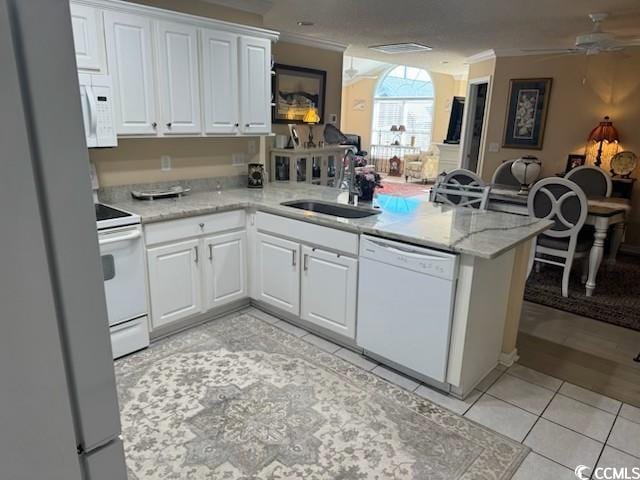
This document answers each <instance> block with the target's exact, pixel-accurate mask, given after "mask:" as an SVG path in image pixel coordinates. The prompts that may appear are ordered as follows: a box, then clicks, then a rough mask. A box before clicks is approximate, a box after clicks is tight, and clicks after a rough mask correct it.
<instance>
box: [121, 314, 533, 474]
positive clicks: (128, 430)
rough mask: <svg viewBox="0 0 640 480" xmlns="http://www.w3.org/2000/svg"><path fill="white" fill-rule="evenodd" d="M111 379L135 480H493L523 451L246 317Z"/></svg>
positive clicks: (164, 345)
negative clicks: (118, 403)
mask: <svg viewBox="0 0 640 480" xmlns="http://www.w3.org/2000/svg"><path fill="white" fill-rule="evenodd" d="M116 374H117V378H118V390H119V395H120V407H121V417H122V425H123V433H122V436H123V439H124V443H125V450H126V455H127V465H128V469H129V472H128V473H129V478H130V479H132V480H133V479H137V480H141V479H180V480H183V479H205V478H206V479H238V480H240V479H241V480H258V479H270V480H276V479H280V480H283V479H305V480H307V479H308V480H314V479H315V480H320V479H326V480H330V479H331V480H332V479H342V480H368V479H399V480H400V479H404V480H409V479H416V480H426V479H441V480H453V479H469V480H470V479H487V480H488V479H492V480H498V479H507V478H511V475H512V474H513V472H514V471H515V469H516V468H517V466H518V465H519V464H520V462H521V461H522V459H523V458H524V456H525V454H526V453H527V450H526V447H523V446H522V445H519V444H517V443H514V442H513V441H511V440H509V439H507V438H505V437H502V436H500V435H498V434H497V433H494V432H492V431H490V430H488V429H486V428H484V427H481V426H479V425H477V424H475V423H473V422H471V421H469V420H467V419H464V418H462V417H459V416H457V415H455V414H453V413H451V412H449V411H447V410H444V409H442V408H440V407H438V406H436V405H434V404H432V403H430V402H429V401H427V400H424V399H422V398H421V397H418V396H416V395H414V394H412V393H410V392H407V391H405V390H403V389H401V388H399V387H396V386H394V385H392V384H390V383H388V382H386V381H384V380H382V379H380V378H378V377H376V376H375V375H373V374H371V373H368V372H365V371H364V370H361V369H360V368H358V367H356V366H354V365H352V364H350V363H348V362H346V361H344V360H342V359H340V358H338V357H336V356H334V355H331V354H329V353H326V352H324V351H322V350H320V349H318V348H317V347H315V346H313V345H311V344H309V343H307V342H305V341H303V340H301V339H299V338H296V337H293V336H292V335H290V334H288V333H286V332H284V331H281V330H279V329H277V328H276V327H273V326H271V325H268V324H266V323H264V322H262V321H261V320H258V319H256V318H254V317H252V316H250V315H248V314H236V315H233V316H230V317H226V318H224V319H221V320H216V321H214V322H212V323H209V324H208V325H206V326H204V327H199V328H197V329H194V330H191V331H189V332H187V333H184V334H181V335H177V336H174V337H171V338H169V339H167V340H164V341H162V342H160V343H158V344H156V345H154V346H152V347H151V348H149V349H148V350H145V351H143V352H140V353H138V354H135V355H132V356H130V357H127V358H125V359H124V360H122V361H119V362H117V363H116Z"/></svg>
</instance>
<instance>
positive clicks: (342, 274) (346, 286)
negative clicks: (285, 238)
mask: <svg viewBox="0 0 640 480" xmlns="http://www.w3.org/2000/svg"><path fill="white" fill-rule="evenodd" d="M357 277H358V261H357V260H356V259H355V258H350V257H345V256H342V255H338V254H336V253H330V252H325V251H323V250H318V249H312V248H310V247H307V246H303V247H302V282H301V283H302V287H301V288H302V305H301V313H300V316H301V318H302V319H303V320H307V321H309V322H311V323H314V324H316V325H318V326H320V327H324V328H326V329H327V330H331V331H333V332H336V333H339V334H340V335H344V336H346V337H349V338H355V335H356V295H357Z"/></svg>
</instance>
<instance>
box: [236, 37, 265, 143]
mask: <svg viewBox="0 0 640 480" xmlns="http://www.w3.org/2000/svg"><path fill="white" fill-rule="evenodd" d="M239 71H240V131H241V132H242V133H248V134H267V133H271V42H270V41H269V40H267V39H264V38H251V37H241V38H240V69H239Z"/></svg>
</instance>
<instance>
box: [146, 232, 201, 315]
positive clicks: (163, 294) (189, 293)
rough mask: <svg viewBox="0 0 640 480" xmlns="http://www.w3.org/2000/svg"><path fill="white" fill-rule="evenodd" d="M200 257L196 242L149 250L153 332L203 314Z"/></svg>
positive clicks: (177, 243) (172, 244)
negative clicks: (201, 312) (199, 313)
mask: <svg viewBox="0 0 640 480" xmlns="http://www.w3.org/2000/svg"><path fill="white" fill-rule="evenodd" d="M201 253H202V252H201V251H200V241H199V240H197V239H195V240H187V241H179V242H175V243H170V244H168V245H163V246H161V247H155V248H150V249H148V250H147V261H148V264H149V296H150V300H151V325H152V327H153V328H158V327H162V326H164V325H167V324H169V323H173V322H176V321H178V320H182V319H184V318H188V317H190V316H192V315H195V314H197V313H198V312H200V311H201V300H200V291H201V283H200V282H201V281H200V277H201V276H200V266H199V264H200V262H201V261H202V258H201V257H202V255H201Z"/></svg>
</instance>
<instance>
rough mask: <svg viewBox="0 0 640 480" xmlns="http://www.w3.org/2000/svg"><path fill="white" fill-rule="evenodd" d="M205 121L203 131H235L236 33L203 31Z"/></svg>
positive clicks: (236, 85)
mask: <svg viewBox="0 0 640 480" xmlns="http://www.w3.org/2000/svg"><path fill="white" fill-rule="evenodd" d="M202 68H203V89H204V92H203V93H204V122H205V132H206V133H226V134H229V133H237V132H238V126H239V123H238V122H239V120H238V115H239V113H238V108H239V106H238V89H239V86H238V36H237V35H234V34H231V33H226V32H216V31H214V30H203V31H202Z"/></svg>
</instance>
